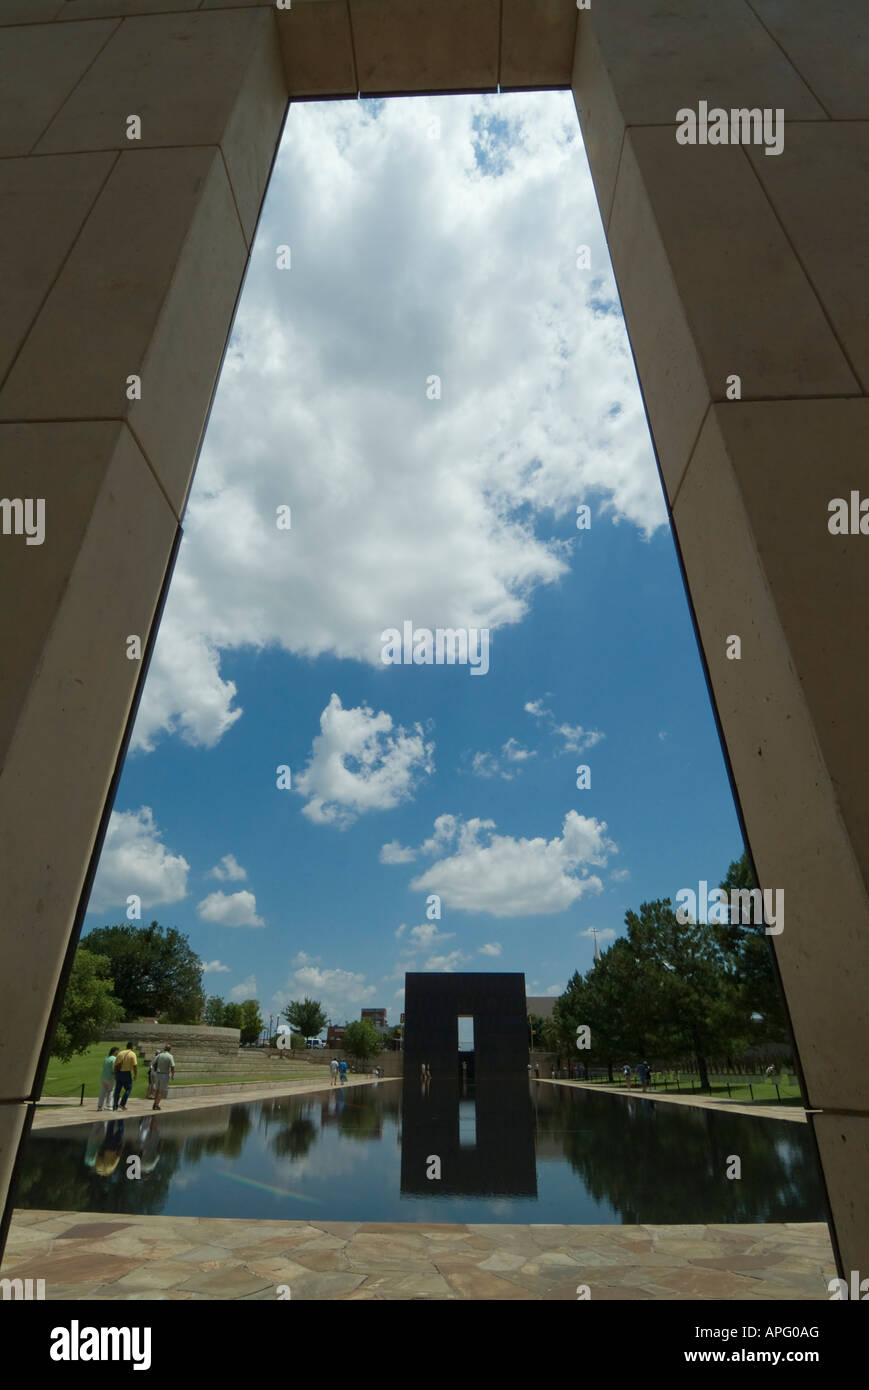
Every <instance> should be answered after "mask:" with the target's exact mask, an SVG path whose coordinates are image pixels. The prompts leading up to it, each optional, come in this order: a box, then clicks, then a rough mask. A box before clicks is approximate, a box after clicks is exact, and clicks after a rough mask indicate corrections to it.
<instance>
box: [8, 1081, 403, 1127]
mask: <svg viewBox="0 0 869 1390" xmlns="http://www.w3.org/2000/svg"><path fill="white" fill-rule="evenodd" d="M397 1079H399V1078H396V1077H387V1076H381V1077H376V1076H348V1078H347V1081H346V1083H345V1085H344V1090H345V1091H346V1090H347V1088H348V1086H385V1085H386V1084H387V1082H388V1081H390V1080H397ZM329 1089H330V1086H329V1078H328V1076H327V1077H326V1079H325V1081H323V1080H322V1079H321V1080H319V1081H290V1080H287V1081H282V1082H274V1081H272V1082H267V1083H265V1084H264V1085H262V1086H260V1085H258V1084H257V1083H256V1082H253V1083H252V1084H251V1085H249V1086H243V1087H242V1086H238V1085H236V1084H230V1085H228V1086H211V1087H209V1092H208V1095H205V1096H203V1095H195V1096H186V1095H185V1094H184V1092H185V1091H186V1090H187V1087H186V1086H178V1087H176V1088H175V1089H174V1090H173V1089H172V1088H171V1087H170V1090H169V1097H168V1099H167V1100H165V1101H164V1102H163V1104H162V1105H161V1107H160V1114H161V1115H178V1114H180V1113H182V1112H183V1111H187V1110H205V1109H207V1108H208V1106H209V1105H232V1104H233V1103H241V1102H244V1103H247V1101H250V1100H274V1099H275V1098H279V1097H281V1096H295V1095H303V1094H304V1093H305V1092H306V1091H328V1090H329ZM336 1089H337V1088H336ZM197 1090H198V1087H197ZM153 1108H154V1102H153V1101H152V1100H145V1099H144V1098H142V1097H134V1096H131V1097H130V1099H129V1100H128V1102H127V1108H126V1110H123V1111H120V1110H119V1111H118V1114H119V1115H121V1114H123V1115H126V1116H127V1117H130V1116H133V1115H140V1116H141V1115H150V1114H151V1112H152V1110H153ZM114 1113H115V1112H114V1111H113V1110H101V1111H97V1102H96V1098H95V1097H94V1096H89V1097H87V1098H86V1099H85V1103H84V1105H79V1103H78V1101H77V1100H73V1101H71V1102H67V1101H63V1100H61V1101H59V1102H58V1101H54V1100H52V1099H51V1098H50V1097H46V1101H45V1103H42V1102H41V1103H40V1104H39V1105H37V1107H36V1113H35V1114H34V1116H33V1128H34V1129H59V1128H61V1127H62V1126H66V1125H89V1124H92V1123H93V1121H94V1119H95V1118H96V1116H97V1114H99V1115H100V1117H101V1118H102V1119H105V1120H109V1119H111V1118H112V1117H113V1116H114Z"/></svg>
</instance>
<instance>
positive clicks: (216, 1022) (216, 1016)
mask: <svg viewBox="0 0 869 1390" xmlns="http://www.w3.org/2000/svg"><path fill="white" fill-rule="evenodd" d="M225 1008H226V1003H225V1001H224V1000H223V999H221V997H220V995H219V994H211V995H209V997H208V998H207V999H206V1001H205V1010H204V1012H203V1015H202V1017H203V1018H204V1020H205V1022H206V1023H210V1024H211V1026H212V1028H222V1027H223V1011H224V1009H225Z"/></svg>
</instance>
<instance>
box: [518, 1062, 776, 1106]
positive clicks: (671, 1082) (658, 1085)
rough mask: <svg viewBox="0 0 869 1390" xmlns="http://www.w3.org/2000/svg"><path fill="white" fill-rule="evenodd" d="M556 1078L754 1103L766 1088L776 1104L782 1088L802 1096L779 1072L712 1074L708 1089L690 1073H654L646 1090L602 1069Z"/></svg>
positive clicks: (632, 1078)
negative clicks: (738, 1097)
mask: <svg viewBox="0 0 869 1390" xmlns="http://www.w3.org/2000/svg"><path fill="white" fill-rule="evenodd" d="M544 1075H545V1073H544ZM555 1078H556V1080H559V1081H564V1080H572V1081H577V1080H578V1081H583V1082H585V1083H586V1084H596V1085H601V1086H617V1087H620V1088H621V1089H624V1090H631V1091H634V1090H636V1091H640V1092H642V1091H643V1090H646V1091H656V1090H657V1091H673V1092H674V1093H676V1092H680V1091H681V1092H683V1093H686V1092H687V1093H689V1094H690V1093H691V1092H695V1091H696V1092H697V1094H698V1095H703V1094H705V1095H714V1094H715V1093H716V1092H721V1093H724V1092H726V1093H727V1095H728V1097H731V1098H732V1096H733V1093H734V1091H746V1090H747V1091H748V1094H749V1098H750V1099H751V1100H755V1099H759V1098H760V1097H757V1096H756V1095H755V1091H756V1090H758V1091H760V1090H762V1089H763V1088H766V1089H769V1088H770V1087H771V1088H772V1089H773V1090H774V1091H775V1094H776V1099H777V1100H782V1099H783V1096H782V1088H783V1087H784V1088H785V1089H786V1090H789V1091H793V1090H796V1092H797V1095H798V1094H799V1082H798V1081H797V1078H796V1076H795V1075H794V1074H793V1073H792V1072H777V1073H776V1074H775V1075H774V1076H766V1075H764V1074H763V1073H762V1072H760V1073H743V1072H735V1073H734V1072H731V1073H729V1074H722V1073H721V1072H710V1073H709V1085H708V1086H707V1087H703V1086H701V1084H700V1075H699V1072H696V1071H695V1072H690V1071H684V1070H679V1071H671V1072H661V1071H658V1072H653V1073H652V1075H651V1077H650V1078H649V1081H648V1082H647V1083H646V1085H645V1087H643V1084H642V1082H641V1081H639V1079H638V1078H637V1076H636V1075H635V1074H633V1073H632V1074H631V1076H630V1078H625V1077H624V1075H623V1074H622V1073H620V1072H618V1071H615V1070H614V1072H613V1077H612V1080H610V1077H609V1074H608V1072H606V1071H605V1070H603V1069H602V1068H599V1067H596V1068H594V1069H590V1070H587V1071H586V1075H585V1076H581V1075H579V1076H577V1074H576V1071H575V1069H573V1068H571V1070H570V1071H568V1069H567V1068H566V1067H562V1068H561V1069H560V1070H559V1069H558V1068H555ZM770 1098H771V1097H770ZM790 1098H791V1097H787V1099H790Z"/></svg>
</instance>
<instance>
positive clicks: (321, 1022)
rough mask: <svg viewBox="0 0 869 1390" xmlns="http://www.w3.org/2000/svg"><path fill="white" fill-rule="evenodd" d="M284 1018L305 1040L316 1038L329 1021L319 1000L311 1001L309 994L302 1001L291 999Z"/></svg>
mask: <svg viewBox="0 0 869 1390" xmlns="http://www.w3.org/2000/svg"><path fill="white" fill-rule="evenodd" d="M282 1017H283V1018H285V1019H286V1020H287V1023H289V1025H290V1027H291V1028H297V1029H298V1031H299V1032H300V1033H301V1034H302V1037H304V1038H316V1037H317V1036H318V1034H320V1033H322V1031H323V1029H324V1028H325V1027H326V1023H327V1021H328V1020H327V1018H326V1015H325V1013H324V1012H323V1006H322V1005H321V1003H320V1001H319V999H309V998H308V996H307V994H306V995H305V997H304V999H302V1000H299V999H291V1000H290V1002H289V1004H288V1005H287V1007H286V1008H285V1009H284V1012H283V1015H282Z"/></svg>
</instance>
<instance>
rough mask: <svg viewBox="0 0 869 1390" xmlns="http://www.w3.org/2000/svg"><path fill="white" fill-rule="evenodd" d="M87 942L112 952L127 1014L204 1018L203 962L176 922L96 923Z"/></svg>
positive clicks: (114, 974)
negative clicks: (173, 924) (172, 924)
mask: <svg viewBox="0 0 869 1390" xmlns="http://www.w3.org/2000/svg"><path fill="white" fill-rule="evenodd" d="M82 946H83V947H84V948H85V949H86V950H88V951H93V952H95V953H96V954H97V955H101V956H108V958H109V962H110V965H111V976H112V979H113V980H114V983H115V995H116V997H117V998H118V999H119V1000H120V1003H121V1006H122V1008H123V1011H124V1016H125V1018H127V1019H130V1020H134V1019H137V1018H140V1017H149V1016H154V1017H156V1016H158V1015H160V1014H167V1015H168V1016H169V1018H170V1019H171V1021H172V1022H173V1023H198V1022H199V1020H200V1018H201V1017H202V1009H203V1005H204V1003H205V994H204V991H203V989H202V961H201V960H200V958H199V956H197V955H196V953H195V952H194V951H192V950H191V948H190V945H189V943H188V940H187V937H186V936H182V934H181V933H180V932H179V931H176V930H175V928H174V927H169V928H168V929H167V928H165V927H161V926H160V925H159V923H158V922H152V923H151V924H150V926H147V927H136V926H132V925H130V924H129V923H123V924H122V925H120V926H112V927H97V928H95V930H94V931H92V932H89V933H88V935H87V936H86V937H84V939H83V941H82Z"/></svg>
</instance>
